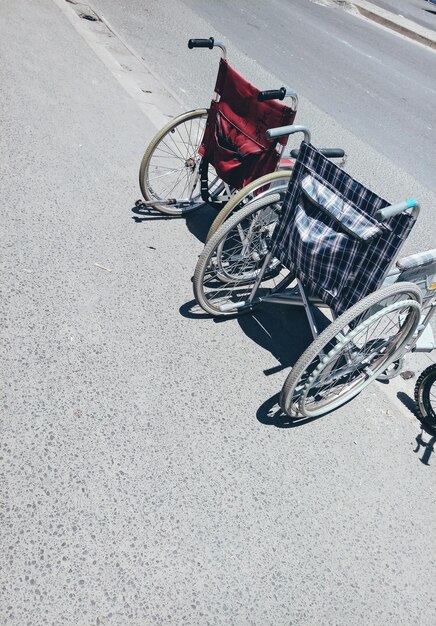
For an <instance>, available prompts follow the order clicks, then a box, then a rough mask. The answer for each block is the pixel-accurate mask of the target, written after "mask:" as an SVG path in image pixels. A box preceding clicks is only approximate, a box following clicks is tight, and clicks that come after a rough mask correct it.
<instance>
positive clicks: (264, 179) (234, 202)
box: [206, 169, 292, 242]
mask: <svg viewBox="0 0 436 626" xmlns="http://www.w3.org/2000/svg"><path fill="white" fill-rule="evenodd" d="M291 175H292V170H290V169H286V170H278V171H276V172H270V173H269V174H265V176H261V177H260V178H257V179H256V180H253V181H252V182H251V183H249V184H248V185H246V186H245V187H244V188H243V189H241V190H240V191H238V193H236V194H235V195H234V196H232V197H231V198H230V200H229V201H228V202H227V203H226V204H225V206H224V207H223V208H222V209H221V211H220V212H219V213H218V215H217V216H216V218H215V219H214V221H213V222H212V225H211V227H210V228H209V232H208V233H207V239H206V242H207V241H209V239H210V238H211V237H212V236H213V235H214V234H215V233H216V231H217V230H218V228H219V227H220V226H221V224H223V223H224V222H225V221H226V220H227V219H228V218H229V217H230V215H231V214H232V213H233V212H234V211H235V210H239V206H238V205H239V204H241V202H243V201H244V199H245V198H246V197H247V196H248V195H249V194H251V193H253V191H255V190H256V189H257V188H259V187H264V186H265V185H267V184H268V183H271V182H274V181H275V180H279V179H280V178H291ZM288 182H289V181H288ZM286 187H287V184H286ZM268 191H272V190H268ZM274 191H276V189H274Z"/></svg>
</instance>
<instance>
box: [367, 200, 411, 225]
mask: <svg viewBox="0 0 436 626" xmlns="http://www.w3.org/2000/svg"><path fill="white" fill-rule="evenodd" d="M407 209H412V215H413V216H414V217H417V216H418V214H419V209H420V207H419V204H418V202H417V201H416V200H403V201H402V202H397V203H396V204H391V205H390V206H387V207H385V208H384V209H379V210H378V211H377V212H376V214H375V217H376V218H377V219H378V220H379V222H384V221H385V220H388V219H389V218H390V217H394V216H395V215H399V214H400V213H404V211H407Z"/></svg>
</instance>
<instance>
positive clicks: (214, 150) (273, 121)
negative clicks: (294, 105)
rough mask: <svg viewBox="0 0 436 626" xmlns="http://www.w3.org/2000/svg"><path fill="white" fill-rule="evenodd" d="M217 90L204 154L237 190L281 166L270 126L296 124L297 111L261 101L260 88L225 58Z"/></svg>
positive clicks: (220, 174) (210, 111)
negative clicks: (270, 134) (268, 137)
mask: <svg viewBox="0 0 436 626" xmlns="http://www.w3.org/2000/svg"><path fill="white" fill-rule="evenodd" d="M215 91H216V92H217V93H218V94H219V95H220V101H219V102H214V101H213V102H212V103H211V106H210V109H209V115H208V119H207V122H206V130H205V133H204V137H203V141H202V144H201V147H200V150H199V152H200V154H201V155H202V156H204V158H205V159H207V161H208V162H209V163H210V164H211V165H213V166H214V167H215V169H216V171H217V173H218V175H219V176H220V178H221V179H222V180H223V181H224V182H226V183H228V184H229V185H230V186H231V187H234V188H235V189H242V187H244V186H245V185H247V184H248V183H249V182H251V181H252V180H255V179H256V178H259V176H263V175H264V174H268V173H269V172H273V171H274V170H275V168H276V166H277V161H278V159H279V154H278V152H277V150H276V146H277V144H278V143H281V144H282V145H285V144H286V137H285V138H282V139H281V140H279V141H277V140H272V141H271V140H268V139H267V138H266V136H265V133H266V131H267V130H268V129H269V128H275V127H277V126H285V125H287V124H292V123H293V121H294V119H295V111H294V110H293V109H291V108H290V107H287V106H285V105H283V104H280V103H279V102H277V101H276V100H267V101H266V102H259V101H258V99H257V96H258V95H259V93H260V92H259V89H257V88H256V87H254V86H253V85H252V84H251V83H249V82H248V81H247V80H245V78H243V77H242V76H241V75H240V74H238V73H237V72H235V70H234V69H233V68H232V67H230V65H229V64H228V63H227V61H224V60H222V59H221V62H220V69H219V72H218V77H217V82H216V85H215Z"/></svg>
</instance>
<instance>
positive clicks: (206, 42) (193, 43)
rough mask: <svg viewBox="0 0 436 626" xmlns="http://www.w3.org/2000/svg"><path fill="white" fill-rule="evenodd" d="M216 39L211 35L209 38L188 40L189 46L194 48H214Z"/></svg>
mask: <svg viewBox="0 0 436 626" xmlns="http://www.w3.org/2000/svg"><path fill="white" fill-rule="evenodd" d="M214 43H215V40H214V38H213V37H209V39H190V40H189V41H188V48H189V49H190V50H192V48H209V49H210V50H212V48H213V46H214Z"/></svg>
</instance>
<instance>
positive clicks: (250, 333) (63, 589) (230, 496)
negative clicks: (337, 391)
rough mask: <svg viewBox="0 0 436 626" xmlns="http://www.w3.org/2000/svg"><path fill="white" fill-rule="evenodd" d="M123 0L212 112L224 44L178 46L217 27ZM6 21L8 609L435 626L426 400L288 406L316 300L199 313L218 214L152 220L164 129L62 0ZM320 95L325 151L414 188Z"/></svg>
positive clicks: (76, 617)
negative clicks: (194, 279)
mask: <svg viewBox="0 0 436 626" xmlns="http://www.w3.org/2000/svg"><path fill="white" fill-rule="evenodd" d="M64 6H65V7H67V9H68V7H70V6H71V5H70V4H69V3H65V5H64ZM105 6H106V8H108V9H110V8H111V7H112V11H113V12H112V22H113V23H114V25H115V26H116V28H117V30H120V31H122V32H123V33H126V39H128V41H129V43H130V44H132V43H135V44H136V41H137V40H138V41H139V40H140V41H142V42H143V45H144V42H147V41H148V44H149V45H150V46H151V47H152V48H153V54H154V55H155V56H153V57H152V56H151V55H150V61H153V59H158V60H159V59H160V61H159V62H160V63H161V66H162V67H164V69H165V72H167V71H168V72H170V73H173V74H174V73H177V74H178V75H179V77H180V78H183V79H184V82H183V81H182V80H180V81H176V80H175V77H174V76H173V78H174V80H171V81H169V82H171V84H172V86H173V87H174V88H175V89H176V91H177V93H178V94H179V95H180V97H181V98H183V99H184V101H186V103H187V104H189V101H191V100H193V101H194V104H199V99H200V96H201V93H196V91H195V90H196V89H198V88H199V87H201V89H200V92H201V90H202V89H205V91H208V90H206V88H205V83H204V84H203V82H202V81H203V80H205V81H206V82H207V78H208V77H209V78H210V79H211V80H210V81H209V86H210V85H211V84H212V79H213V74H214V69H215V67H216V66H215V63H213V64H212V62H211V59H212V58H213V59H214V62H215V60H216V56H214V55H213V54H212V55H211V54H210V53H209V55H208V54H207V53H204V54H192V53H189V54H188V51H187V50H186V48H185V46H186V39H187V34H189V35H192V34H194V35H203V34H205V33H207V34H209V33H210V32H211V30H210V29H211V25H210V24H208V23H206V22H203V21H202V20H201V18H199V17H198V16H197V17H196V18H195V17H194V16H193V14H192V12H191V10H190V9H189V8H186V5H181V4H180V3H178V2H174V1H173V0H169V1H168V3H165V7H166V11H165V14H163V13H162V3H160V5H159V6H158V4H157V3H154V2H149V3H148V4H145V3H144V4H143V5H141V8H138V15H136V16H135V14H134V13H132V14H129V13H128V12H126V8H125V7H126V5H125V4H124V5H121V4H119V5H117V6H115V4H111V5H109V4H106V5H105ZM123 7H124V9H123ZM68 10H70V9H68ZM0 12H1V19H0V46H1V48H2V49H1V54H2V58H3V59H4V63H3V64H2V65H1V66H0V84H1V85H2V89H1V90H0V110H1V111H2V116H1V132H0V153H1V155H2V176H1V178H0V193H1V198H2V202H1V203H0V211H1V218H2V225H3V228H2V235H1V237H2V240H1V244H2V252H3V255H2V266H1V269H2V281H1V299H0V306H1V311H0V314H1V319H2V324H1V326H0V339H1V342H2V343H1V345H2V350H3V356H4V372H3V379H4V380H3V383H4V384H3V389H2V403H3V404H2V410H3V415H2V443H1V452H0V463H1V472H2V473H1V476H0V478H1V480H0V489H1V498H0V505H1V514H2V525H1V545H2V552H1V554H0V565H1V570H0V578H1V580H0V623H2V624H5V625H6V626H10V625H11V626H23V625H24V624H31V625H32V626H39V625H40V624H41V625H42V624H49V625H50V626H52V625H53V626H58V625H61V626H64V625H65V626H78V625H80V626H88V625H89V626H124V625H125V624H133V625H134V626H144V624H156V625H157V624H165V625H166V624H168V625H173V624H200V625H201V626H203V624H204V625H206V624H213V625H220V624H225V625H226V626H228V625H229V624H231V625H233V624H234V625H235V626H240V625H244V626H245V624H247V625H253V624H254V625H256V626H257V625H260V626H270V625H271V626H273V625H274V626H276V625H277V624H296V625H298V626H300V625H301V626H312V625H313V624H335V625H338V624H339V625H340V626H342V625H343V626H348V625H349V624H358V625H360V624H362V626H363V625H366V624H388V625H390V626H391V625H392V626H397V624H399V623H404V624H410V625H412V624H416V625H418V624H419V625H420V626H430V625H433V622H434V613H435V608H436V607H435V599H434V593H433V590H434V571H435V561H436V550H435V543H434V536H435V532H436V529H435V523H436V515H435V480H434V468H435V467H436V465H435V456H434V453H433V451H432V448H431V445H427V444H426V441H427V440H426V439H425V440H424V441H423V442H422V443H419V442H417V437H418V436H419V434H420V428H419V425H418V423H417V421H416V419H415V418H414V417H413V415H412V414H411V413H410V412H408V411H407V409H406V408H405V406H404V403H405V404H406V405H407V404H408V403H410V397H408V395H407V394H406V393H405V392H404V390H403V392H402V395H401V396H400V397H396V396H395V394H393V393H392V392H389V391H386V389H388V390H389V389H390V386H389V387H385V386H382V385H373V386H372V387H371V388H369V389H367V390H366V391H364V392H363V393H362V394H361V396H360V397H359V398H358V399H356V401H355V402H352V403H350V404H349V405H347V406H344V407H342V408H341V409H340V410H338V411H335V412H334V414H331V415H329V416H327V417H326V418H322V419H319V420H314V421H311V422H309V423H303V424H301V423H300V424H299V425H298V426H292V425H291V424H289V423H288V422H286V420H283V418H281V417H280V415H279V414H278V412H277V405H276V401H277V396H276V394H277V392H278V391H279V390H280V387H281V385H282V384H283V381H284V379H285V376H286V374H287V372H288V371H289V367H290V366H291V365H292V364H293V363H294V362H295V359H296V358H297V357H298V355H299V353H300V352H301V350H302V349H303V348H304V347H305V345H306V344H307V342H308V340H309V337H308V331H307V327H306V326H305V325H304V321H303V317H302V315H301V311H300V310H296V311H290V310H289V309H288V308H286V307H285V308H284V310H283V309H282V308H281V307H270V308H268V307H264V308H261V307H260V308H259V309H258V311H257V312H256V315H253V316H251V315H249V316H245V317H243V318H242V317H241V318H240V319H238V320H226V321H225V322H224V323H215V322H213V321H212V320H211V319H210V318H207V317H200V318H195V319H194V318H192V317H190V316H189V313H188V307H187V306H186V304H187V303H188V304H189V302H190V301H191V299H192V285H191V282H190V278H191V276H192V271H193V266H194V264H195V261H196V258H197V255H198V254H199V253H200V252H201V249H202V238H203V237H204V235H205V232H207V229H208V227H209V225H210V222H211V218H212V217H213V215H214V213H213V212H212V211H208V210H205V211H202V212H198V213H197V214H196V215H195V214H194V215H192V216H191V217H190V218H189V219H188V220H186V221H185V220H163V219H156V218H153V217H150V216H147V215H145V214H144V213H142V214H141V212H140V211H139V212H138V210H137V209H136V208H135V207H134V201H135V200H136V199H137V197H138V188H137V170H138V165H139V161H140V158H141V155H142V152H143V150H144V146H145V145H146V143H147V142H148V141H149V140H150V138H151V136H152V135H153V133H154V132H155V128H154V127H153V126H152V124H150V122H149V121H148V119H147V117H146V116H144V115H143V113H142V112H141V109H140V108H139V107H138V106H137V104H136V102H135V101H134V99H133V98H132V97H131V95H130V94H129V93H127V91H126V90H125V89H123V87H122V86H121V84H120V81H119V80H118V79H119V78H120V77H119V75H117V76H115V74H113V73H111V71H109V70H108V67H107V66H105V65H104V64H103V63H102V62H101V61H100V59H99V58H98V57H97V56H96V55H95V53H94V51H93V50H92V49H91V48H90V47H88V45H87V44H86V43H85V40H84V38H82V36H81V35H80V34H79V32H78V30H76V29H75V28H74V27H73V26H72V23H71V22H70V21H69V20H68V19H67V17H66V14H65V13H64V12H62V11H61V10H59V5H58V4H55V3H54V2H52V0H22V2H20V3H16V4H15V5H12V3H4V2H3V3H1V4H0ZM147 15H148V17H147ZM117 16H119V19H118V18H117ZM144 16H145V17H144ZM79 21H80V20H79ZM81 23H82V22H81ZM131 23H135V24H136V28H137V30H136V31H135V33H133V31H129V24H131ZM159 29H160V30H159ZM153 30H155V34H154V35H153V36H152V34H151V31H153ZM188 31H189V32H188ZM193 31H194V32H193ZM53 33H55V34H56V36H53ZM129 33H130V34H129ZM147 37H148V39H147ZM171 38H174V45H173V46H171V47H168V46H166V43H167V42H168V41H170V40H171ZM158 41H159V42H160V46H161V47H160V48H157V42H158ZM179 43H180V47H179ZM182 43H183V48H182ZM108 45H111V46H113V45H114V44H113V41H112V42H109V44H108ZM135 48H136V45H135ZM229 49H231V52H232V58H234V59H235V61H236V64H237V65H238V67H240V69H241V71H243V72H244V73H247V74H251V76H253V77H254V78H256V76H257V78H258V79H259V80H261V82H262V84H264V85H265V86H269V85H271V75H270V74H268V72H267V71H266V70H265V69H263V68H262V66H261V65H259V63H257V62H256V61H253V60H251V59H250V58H249V57H247V56H245V55H244V54H243V52H242V51H241V49H239V48H238V45H237V42H233V43H232V45H231V47H230V46H229ZM179 50H180V53H179V52H178V51H179ZM196 52H198V51H196ZM179 54H180V56H179ZM187 64H188V65H187ZM189 64H190V65H189ZM212 65H214V67H213V68H212ZM205 68H208V70H207V71H206V69H205ZM187 72H188V73H190V74H191V75H190V78H189V81H187V80H186V78H187ZM208 72H209V74H208ZM123 76H124V79H125V80H127V78H128V76H129V72H128V70H125V71H124V74H123ZM165 76H166V78H168V73H166V74H165ZM179 87H180V88H179ZM182 88H183V89H184V91H181V89H182ZM205 99H206V96H205ZM167 106H170V104H169V101H168V100H167V99H165V98H162V102H161V108H162V111H163V112H164V113H165V114H167V113H168V114H169V113H171V111H169V110H167V109H166V107H167ZM303 106H304V110H305V112H306V113H307V115H308V116H310V117H311V120H313V123H314V128H315V131H316V133H317V135H318V136H319V137H320V141H322V143H324V144H325V143H327V139H328V136H329V135H332V134H333V135H334V137H335V139H336V138H337V139H338V142H339V143H342V141H344V142H345V141H349V142H350V147H356V148H359V147H360V148H361V151H359V150H356V151H355V152H354V154H356V155H357V156H356V157H355V158H354V160H353V163H350V166H352V167H355V168H356V169H358V170H359V171H362V167H363V165H365V163H366V166H365V167H363V173H364V175H365V176H366V177H367V178H368V179H371V180H373V182H374V181H375V182H376V183H377V184H380V187H382V183H385V184H386V186H387V187H388V188H389V189H388V191H389V190H390V191H392V190H394V191H396V192H399V190H401V184H405V186H407V187H408V188H409V186H412V187H413V186H414V185H415V187H416V188H417V189H418V187H419V188H421V189H422V185H421V186H420V185H418V183H417V182H416V181H415V182H414V179H413V178H412V177H411V176H410V175H407V174H404V173H402V171H401V170H398V168H396V167H395V166H394V165H392V163H391V164H390V162H389V161H388V160H387V159H386V158H385V157H383V156H380V155H379V154H378V153H377V152H376V151H375V150H374V149H373V148H368V147H367V148H365V150H364V147H365V145H366V144H365V143H364V142H363V141H362V140H360V139H359V138H356V136H354V135H353V134H352V133H351V132H349V131H347V130H344V129H343V128H341V126H340V125H339V124H337V123H336V122H335V121H334V120H333V118H331V117H329V116H328V115H327V114H326V113H323V112H322V111H321V109H320V108H319V107H317V106H315V105H313V104H311V103H310V102H309V101H308V100H305V102H304V103H303ZM327 122H328V123H327ZM369 157H371V158H369ZM362 164H363V165H362ZM382 166H383V167H382ZM386 168H387V169H386ZM380 171H382V172H383V174H381V173H380ZM132 209H133V210H132ZM421 234H422V235H423V236H427V235H428V233H427V232H422V233H421ZM415 243H416V240H415ZM412 245H415V244H412ZM291 313H292V315H291ZM418 443H419V445H418Z"/></svg>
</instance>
